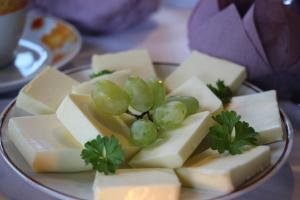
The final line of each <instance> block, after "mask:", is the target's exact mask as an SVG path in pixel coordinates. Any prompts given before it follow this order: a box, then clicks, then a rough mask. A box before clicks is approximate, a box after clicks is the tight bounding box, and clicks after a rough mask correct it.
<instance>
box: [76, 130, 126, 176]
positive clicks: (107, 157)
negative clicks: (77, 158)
mask: <svg viewBox="0 0 300 200" xmlns="http://www.w3.org/2000/svg"><path fill="white" fill-rule="evenodd" d="M81 158H82V159H83V160H84V161H85V163H86V164H91V165H92V166H93V169H95V170H97V171H98V172H103V173H104V174H106V175H107V174H112V173H115V171H116V169H118V168H119V166H120V165H121V164H122V163H123V161H124V152H123V149H122V146H121V145H120V144H119V142H118V140H117V139H116V138H115V137H114V136H111V137H107V136H104V137H101V136H100V135H99V136H97V138H96V139H94V140H91V141H89V142H87V143H85V145H84V149H83V150H82V151H81Z"/></svg>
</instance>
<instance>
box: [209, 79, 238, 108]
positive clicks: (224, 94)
mask: <svg viewBox="0 0 300 200" xmlns="http://www.w3.org/2000/svg"><path fill="white" fill-rule="evenodd" d="M207 86H208V87H209V89H210V90H211V91H212V92H213V93H214V94H215V95H216V96H217V97H219V99H221V101H222V103H223V105H224V104H227V103H230V101H231V98H232V95H233V94H232V91H231V89H230V88H229V87H228V86H226V85H225V83H224V81H222V80H218V81H217V83H216V87H214V86H213V85H211V84H207Z"/></svg>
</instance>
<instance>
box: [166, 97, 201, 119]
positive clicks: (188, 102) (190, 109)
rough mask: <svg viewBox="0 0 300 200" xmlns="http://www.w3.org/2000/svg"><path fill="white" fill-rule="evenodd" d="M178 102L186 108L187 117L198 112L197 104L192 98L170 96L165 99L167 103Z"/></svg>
mask: <svg viewBox="0 0 300 200" xmlns="http://www.w3.org/2000/svg"><path fill="white" fill-rule="evenodd" d="M171 101H180V102H182V103H184V104H185V106H186V108H187V115H191V114H194V113H196V112H198V110H199V102H198V100H197V99H196V98H195V97H192V96H171V97H169V98H168V99H167V102H171Z"/></svg>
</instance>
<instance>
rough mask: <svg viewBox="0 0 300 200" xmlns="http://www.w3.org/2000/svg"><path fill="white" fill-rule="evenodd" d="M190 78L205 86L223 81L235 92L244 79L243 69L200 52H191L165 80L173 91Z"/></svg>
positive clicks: (244, 71)
mask: <svg viewBox="0 0 300 200" xmlns="http://www.w3.org/2000/svg"><path fill="white" fill-rule="evenodd" d="M192 76H197V77H199V78H200V79H201V80H202V81H203V82H204V83H206V84H215V83H216V82H217V80H219V79H220V80H224V82H225V84H226V85H228V86H229V87H230V88H231V89H232V90H233V91H236V90H237V89H238V87H239V86H240V85H241V84H242V82H243V81H244V80H245V79H246V70H245V68H244V67H242V66H240V65H238V64H235V63H232V62H229V61H226V60H222V59H219V58H216V57H212V56H209V55H206V54H203V53H200V52H196V51H193V52H192V54H191V55H190V57H189V58H188V59H187V60H185V61H184V62H183V63H182V64H181V65H180V66H179V67H178V68H176V70H175V71H174V72H173V73H171V74H170V75H169V76H168V77H167V78H166V80H165V84H166V85H167V87H168V88H169V89H170V90H173V89H175V88H176V87H178V86H179V85H181V84H182V83H184V82H185V81H187V80H188V79H190V78H191V77H192Z"/></svg>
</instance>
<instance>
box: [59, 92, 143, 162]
mask: <svg viewBox="0 0 300 200" xmlns="http://www.w3.org/2000/svg"><path fill="white" fill-rule="evenodd" d="M56 115H57V118H58V119H59V120H60V121H61V123H62V124H63V125H64V126H65V127H66V128H67V129H68V130H69V132H70V134H72V135H73V137H74V138H75V139H76V140H77V141H78V142H79V143H80V144H81V145H82V146H84V144H85V143H86V142H88V141H90V140H93V139H95V138H96V137H97V136H98V135H100V136H111V135H114V136H115V137H116V138H117V139H118V141H119V142H120V143H121V145H122V147H123V149H124V152H125V157H126V159H127V158H129V157H131V156H132V155H133V154H135V153H136V152H137V151H138V149H139V148H138V147H136V146H134V145H132V144H131V143H130V141H129V140H128V136H129V132H130V130H129V128H128V126H127V125H126V124H125V123H124V122H123V121H122V120H121V119H120V118H119V117H118V116H112V115H107V114H104V113H102V112H99V111H97V109H96V107H95V105H94V103H93V101H92V99H91V97H89V96H85V95H75V94H70V95H68V96H66V97H65V99H64V100H63V102H62V103H61V105H60V106H59V108H58V109H57V112H56Z"/></svg>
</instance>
